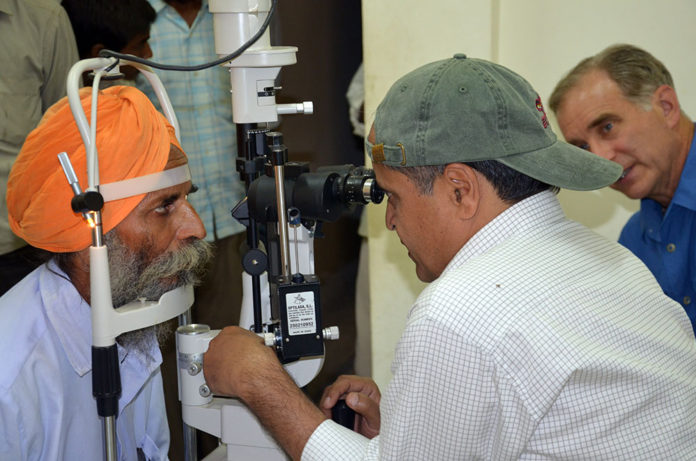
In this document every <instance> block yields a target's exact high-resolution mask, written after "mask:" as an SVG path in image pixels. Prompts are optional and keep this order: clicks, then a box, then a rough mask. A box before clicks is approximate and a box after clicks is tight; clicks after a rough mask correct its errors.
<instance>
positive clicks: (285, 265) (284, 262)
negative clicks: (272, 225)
mask: <svg viewBox="0 0 696 461" xmlns="http://www.w3.org/2000/svg"><path fill="white" fill-rule="evenodd" d="M273 172H274V176H275V186H276V202H277V210H278V240H279V242H278V243H279V246H280V262H281V271H282V274H283V276H284V277H287V278H290V249H289V245H288V217H287V216H286V211H285V166H284V165H274V166H273Z"/></svg>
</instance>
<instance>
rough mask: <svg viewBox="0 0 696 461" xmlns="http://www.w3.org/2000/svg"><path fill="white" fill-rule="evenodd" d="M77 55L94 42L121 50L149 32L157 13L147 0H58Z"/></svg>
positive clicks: (83, 55) (85, 53)
mask: <svg viewBox="0 0 696 461" xmlns="http://www.w3.org/2000/svg"><path fill="white" fill-rule="evenodd" d="M62 5H63V8H65V11H66V12H67V13H68V17H69V18H70V23H71V24H72V28H73V32H74V34H75V41H76V42H77V51H78V53H79V55H80V58H83V59H84V58H89V57H91V56H90V53H91V50H92V47H93V46H94V45H96V44H98V43H101V44H102V45H104V47H105V48H106V49H109V50H113V51H121V50H122V49H123V48H124V47H125V46H126V45H127V44H128V42H129V41H131V40H132V39H133V37H135V36H136V35H138V34H149V32H150V25H151V24H152V23H153V22H154V21H155V18H156V17H157V14H156V13H155V10H154V9H153V8H152V6H151V5H150V4H149V3H148V2H147V0H62Z"/></svg>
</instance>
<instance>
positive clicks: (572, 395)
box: [302, 192, 696, 460]
mask: <svg viewBox="0 0 696 461" xmlns="http://www.w3.org/2000/svg"><path fill="white" fill-rule="evenodd" d="M392 371H393V379H392V381H391V383H390V384H389V386H388V389H387V391H386V392H385V394H384V396H383V398H382V401H381V407H380V408H381V415H382V420H381V433H380V435H379V436H377V437H375V438H373V439H372V440H367V439H365V438H363V437H361V436H359V435H357V434H355V433H351V432H350V431H348V430H347V429H345V428H343V427H340V426H338V425H337V424H335V423H333V422H332V421H325V422H324V423H322V424H321V425H320V426H319V427H318V428H317V430H316V431H315V432H314V433H313V434H312V436H311V438H310V440H309V441H308V443H307V445H306V446H305V449H304V452H303V456H302V459H303V460H319V459H341V460H348V459H393V460H425V459H432V460H455V459H456V460H460V459H495V460H507V459H524V460H535V459H538V460H540V459H588V460H589V459H592V460H598V459H607V460H615V459H631V460H635V459H694V458H695V457H696V427H695V426H694V424H693V421H694V418H696V341H694V335H693V332H692V330H691V324H690V322H689V320H688V318H687V316H686V314H685V313H684V310H683V309H682V308H681V307H680V306H679V305H678V304H677V303H675V302H674V301H672V300H671V299H669V298H668V297H667V296H665V295H664V294H663V293H662V290H661V289H660V286H659V285H658V284H657V282H656V281H655V279H654V277H653V276H652V275H651V274H650V272H649V271H648V269H647V268H646V267H645V266H644V265H643V264H642V263H641V262H640V261H639V260H638V259H637V258H636V257H635V256H633V255H632V254H631V253H630V252H629V251H628V250H626V249H625V248H623V247H622V246H620V245H619V244H617V243H614V242H610V241H608V240H606V239H604V238H602V237H600V236H598V235H597V234H595V233H593V232H592V231H590V230H589V229H587V228H585V227H583V226H581V225H580V224H577V223H575V222H572V221H570V220H568V219H566V218H565V217H564V215H563V212H562V210H561V208H560V205H559V203H558V200H557V198H556V197H555V196H554V194H552V193H551V192H543V193H540V194H537V195H535V196H533V197H530V198H528V199H526V200H523V201H522V202H520V203H518V204H516V205H513V206H512V207H510V208H509V209H507V210H506V211H505V212H503V213H502V214H501V215H499V216H498V217H496V218H495V219H494V220H492V221H491V222H490V223H488V225H486V226H485V227H484V228H483V229H481V230H480V231H479V232H478V233H477V234H476V235H475V236H474V237H473V238H471V239H470V240H469V242H467V243H466V245H464V246H463V247H462V248H461V250H460V251H459V252H458V253H457V254H456V255H455V257H454V258H453V259H452V260H451V261H450V263H449V265H448V266H447V268H446V269H445V270H444V271H443V273H442V275H441V276H440V277H439V278H438V279H437V280H436V281H434V282H433V283H431V284H430V285H429V286H428V287H427V288H426V289H425V290H424V291H423V293H421V295H420V296H419V297H418V299H417V300H416V303H415V304H414V306H413V308H412V310H411V312H410V314H409V319H408V322H407V326H406V329H405V331H404V333H403V335H402V337H401V340H400V342H399V345H398V346H397V350H396V353H395V359H394V362H393V366H392Z"/></svg>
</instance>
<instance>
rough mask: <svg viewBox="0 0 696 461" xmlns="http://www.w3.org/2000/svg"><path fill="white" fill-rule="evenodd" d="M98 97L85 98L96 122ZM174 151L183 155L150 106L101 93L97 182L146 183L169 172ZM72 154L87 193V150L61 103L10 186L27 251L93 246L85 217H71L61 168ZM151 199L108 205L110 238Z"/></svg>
mask: <svg viewBox="0 0 696 461" xmlns="http://www.w3.org/2000/svg"><path fill="white" fill-rule="evenodd" d="M91 93H92V89H91V88H83V89H82V90H80V99H81V100H82V107H83V108H84V110H85V114H86V115H87V120H90V112H91V111H90V105H91V101H92V96H91ZM170 144H174V145H176V146H177V147H179V148H180V146H179V143H178V142H177V141H176V137H175V134H174V129H173V128H172V126H171V125H170V124H169V123H168V122H167V119H166V118H165V117H164V116H163V115H162V114H160V113H159V112H157V110H156V109H155V108H154V106H153V105H152V104H151V103H150V101H149V100H148V98H147V97H146V96H145V95H144V94H143V93H141V92H140V91H138V90H137V89H135V88H132V87H125V86H114V87H111V88H107V89H105V90H102V91H100V92H99V97H98V112H97V134H96V146H97V153H98V154H99V182H100V183H101V184H108V183H110V182H115V181H120V180H124V179H130V178H135V177H140V176H144V175H147V174H151V173H157V172H160V171H162V170H164V167H165V165H166V164H167V160H168V158H169V150H170ZM61 152H67V154H68V157H69V158H70V162H71V163H72V166H73V168H74V169H75V173H76V174H77V179H78V180H79V183H80V187H82V189H83V190H84V189H87V186H88V182H87V160H86V153H85V146H84V144H83V142H82V137H81V136H80V133H79V132H78V129H77V124H76V123H75V120H74V118H73V116H72V112H71V111H70V107H69V105H68V99H67V98H63V99H61V100H60V101H58V102H57V103H56V104H54V105H53V106H52V107H51V108H49V109H48V111H47V112H46V113H45V114H44V116H43V118H42V119H41V122H39V125H38V126H37V127H36V129H34V131H32V132H31V133H29V136H28V137H27V139H26V141H25V143H24V145H23V146H22V150H21V151H20V153H19V155H18V156H17V160H16V161H15V163H14V165H13V167H12V171H11V172H10V177H9V179H8V182H7V209H8V214H9V221H10V227H11V228H12V230H13V231H14V233H15V234H17V235H18V236H19V237H21V238H23V239H24V240H26V241H27V242H28V243H29V244H31V245H33V246H35V247H39V248H43V249H45V250H48V251H52V252H55V253H63V252H71V251H79V250H82V249H84V248H86V247H88V246H89V245H90V244H91V242H92V236H91V231H90V229H89V227H88V226H87V224H86V223H85V221H84V219H83V218H82V215H81V214H79V213H75V212H73V211H72V208H71V207H70V201H71V199H72V198H73V195H74V194H73V192H72V189H71V188H70V185H69V184H68V181H67V179H66V177H65V173H64V172H63V169H62V168H61V166H60V162H59V161H58V154H59V153H61ZM144 196H145V194H140V195H135V196H133V197H128V198H123V199H120V200H114V201H112V202H107V203H106V204H105V205H104V208H103V209H102V223H103V229H104V232H105V233H106V232H108V231H110V230H111V229H113V228H114V227H116V226H117V225H118V224H119V223H120V222H121V221H122V220H123V219H124V218H125V217H126V216H128V214H129V213H130V212H131V211H132V210H133V209H134V208H135V207H136V206H137V205H138V203H140V201H141V200H142V199H143V197H144Z"/></svg>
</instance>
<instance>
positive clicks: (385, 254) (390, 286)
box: [363, 0, 696, 387]
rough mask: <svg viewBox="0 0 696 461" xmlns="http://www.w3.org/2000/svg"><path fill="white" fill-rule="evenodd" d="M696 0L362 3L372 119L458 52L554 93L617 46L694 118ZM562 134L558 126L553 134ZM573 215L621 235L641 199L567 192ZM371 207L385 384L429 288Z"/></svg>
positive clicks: (380, 368) (380, 210) (375, 307)
mask: <svg viewBox="0 0 696 461" xmlns="http://www.w3.org/2000/svg"><path fill="white" fill-rule="evenodd" d="M695 22H696V3H694V2H692V1H689V0H679V1H678V0H663V1H661V2H654V1H652V0H617V1H613V2H607V1H605V0H603V1H600V0H585V1H583V2H573V1H570V0H565V1H559V0H555V1H554V0H526V1H524V2H520V1H517V0H447V1H445V0H430V1H423V0H380V1H376V0H364V1H363V43H364V62H365V93H366V105H365V109H366V114H367V119H368V120H367V121H368V125H367V126H369V122H370V121H371V120H372V118H373V114H374V111H375V109H376V107H377V104H378V103H379V101H380V100H381V98H382V97H383V96H384V94H385V93H386V91H387V90H388V88H389V87H390V85H391V84H392V83H393V82H394V81H395V80H396V79H397V78H398V77H399V76H401V75H403V74H405V73H406V72H408V71H410V70H412V69H414V68H415V67H418V66H419V65H422V64H425V63H426V62H429V61H434V60H436V59H443V58H447V57H449V56H451V55H452V54H454V53H457V52H463V53H466V54H467V55H469V56H472V57H478V58H484V59H490V60H493V61H496V62H499V63H501V64H503V65H505V66H508V67H510V68H511V69H513V70H515V71H517V72H518V73H520V74H521V75H522V76H524V77H525V78H527V79H528V80H529V81H530V82H531V83H532V85H533V86H534V87H535V88H536V89H537V91H539V93H540V95H541V96H542V99H544V100H546V99H548V96H549V94H550V92H551V90H552V89H553V86H554V84H555V83H556V81H557V80H558V79H559V78H560V77H561V76H562V75H563V73H565V72H566V71H567V70H568V69H569V68H570V67H572V66H573V65H574V64H575V63H576V62H577V61H578V60H580V59H581V58H583V57H585V56H587V55H590V54H593V53H595V52H597V51H599V50H601V49H602V48H604V47H605V46H607V45H609V44H612V43H616V42H629V43H634V44H636V45H639V46H642V47H644V48H646V49H647V50H648V51H650V52H652V53H654V54H655V55H656V56H658V57H659V58H660V59H662V60H663V61H664V62H665V64H666V65H667V67H668V68H670V70H671V71H672V73H673V77H674V79H675V85H676V87H677V92H678V94H679V95H680V99H681V101H682V106H683V108H684V109H685V110H686V112H687V113H689V112H691V113H692V114H696V85H691V86H689V82H690V78H691V76H692V74H693V71H694V58H693V55H692V53H691V46H689V43H693V42H694V39H695V38H696V32H695V31H692V25H693V24H694V23H695ZM556 132H557V133H558V130H556ZM561 202H562V204H563V207H564V209H565V210H566V213H567V214H568V215H569V216H571V217H572V218H573V219H576V220H578V221H580V222H582V223H584V224H586V225H588V226H589V227H591V228H593V229H595V230H597V232H599V233H600V234H602V235H605V236H607V237H608V238H611V239H616V238H617V237H618V233H619V231H620V229H621V226H622V225H623V223H624V222H625V221H626V219H627V218H628V216H629V215H630V214H631V213H632V212H633V211H634V210H636V209H637V203H636V202H633V201H630V200H628V199H626V198H625V197H623V196H622V195H621V194H618V193H616V192H614V191H612V190H608V189H607V190H602V191H598V192H587V193H572V192H566V191H564V192H562V193H561ZM367 208H368V210H369V212H368V214H369V235H370V240H369V245H370V298H371V303H372V315H371V330H372V348H373V350H372V361H373V367H372V368H373V376H374V378H375V380H376V381H377V383H378V384H379V385H380V386H382V387H384V386H386V384H387V383H388V381H389V379H390V377H391V372H390V364H391V361H392V357H393V351H394V347H395V346H396V343H397V341H398V339H399V336H400V333H401V331H402V329H403V326H404V324H405V320H406V317H407V315H408V310H409V308H410V305H411V303H412V302H413V300H414V299H415V297H416V296H417V295H418V293H419V292H420V291H421V290H422V288H423V284H421V283H420V282H419V281H418V280H417V279H416V277H415V274H414V266H413V263H412V262H411V260H410V259H409V258H408V256H407V254H406V251H405V249H404V248H403V247H402V246H401V244H400V242H399V240H398V238H397V237H396V235H395V234H394V233H392V232H388V231H387V230H386V229H385V227H384V205H381V206H379V207H367Z"/></svg>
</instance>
